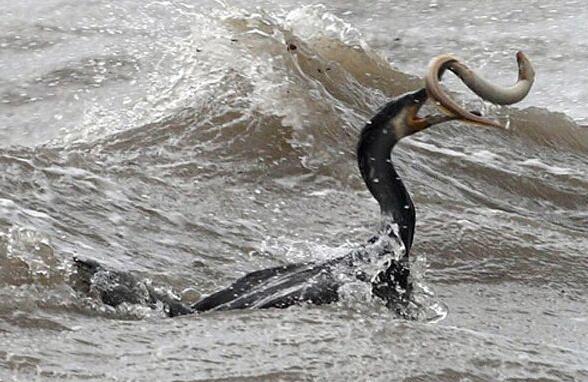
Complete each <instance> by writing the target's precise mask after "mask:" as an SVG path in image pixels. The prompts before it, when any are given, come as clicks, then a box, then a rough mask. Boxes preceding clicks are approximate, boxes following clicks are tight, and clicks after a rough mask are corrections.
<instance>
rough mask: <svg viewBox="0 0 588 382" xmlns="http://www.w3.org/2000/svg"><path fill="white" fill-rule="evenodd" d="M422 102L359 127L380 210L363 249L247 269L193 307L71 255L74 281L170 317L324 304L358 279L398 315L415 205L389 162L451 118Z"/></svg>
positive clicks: (406, 284)
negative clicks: (405, 141) (158, 307)
mask: <svg viewBox="0 0 588 382" xmlns="http://www.w3.org/2000/svg"><path fill="white" fill-rule="evenodd" d="M426 100H427V92H426V90H425V89H421V90H419V91H416V92H413V93H408V94H405V95H403V96H400V97H398V98H397V99H394V100H392V101H391V102H389V103H387V104H386V105H385V106H384V107H383V108H382V109H381V110H380V111H379V112H378V113H377V114H376V115H375V116H374V117H373V118H372V119H371V121H369V122H368V123H367V124H366V125H365V127H364V128H363V129H362V131H361V134H360V138H359V143H358V146H357V159H358V165H359V170H360V172H361V175H362V177H363V179H364V181H365V183H366V185H367V187H368V189H369V190H370V192H371V193H372V195H373V196H374V198H375V199H376V200H377V201H378V203H379V205H380V209H381V225H380V229H379V232H378V235H377V236H375V237H373V238H371V239H370V240H369V241H368V243H366V244H365V245H364V246H362V247H361V248H359V249H357V250H355V251H352V252H350V253H348V254H346V255H344V256H341V257H338V258H335V259H331V260H328V261H325V262H321V263H319V262H307V263H298V264H290V265H286V266H280V267H275V268H269V269H263V270H259V271H255V272H252V273H249V274H247V275H245V276H243V277H241V278H240V279H238V280H237V281H235V282H234V283H233V284H231V285H230V286H229V287H227V288H225V289H222V290H220V291H218V292H216V293H213V294H211V295H209V296H208V297H205V298H203V299H201V300H200V301H198V302H197V303H195V304H193V305H184V304H182V303H180V302H179V300H178V299H176V298H174V297H173V296H171V295H170V294H169V293H164V292H161V291H159V290H157V289H156V288H153V287H152V286H151V285H149V284H148V283H146V282H143V281H141V280H140V279H138V278H136V277H134V276H133V275H131V274H129V273H125V272H118V271H114V270H109V269H106V268H105V267H103V266H101V265H100V264H98V263H96V262H94V261H92V260H82V259H78V258H76V259H74V260H75V265H76V268H77V279H80V280H81V281H78V285H79V286H81V288H78V289H81V290H82V291H85V292H89V291H94V292H95V293H94V294H97V295H98V296H99V298H100V299H101V300H102V301H103V302H104V303H106V304H108V305H112V306H116V305H119V304H121V303H122V302H128V303H142V304H147V305H153V306H154V305H155V304H157V303H158V302H161V303H163V304H164V306H165V307H166V311H167V313H168V315H169V316H177V315H183V314H189V313H195V312H205V311H211V310H230V309H246V308H259V309H263V308H286V307H289V306H291V305H294V304H300V303H310V304H317V305H319V304H328V303H331V302H334V301H337V300H338V299H339V288H340V287H341V286H342V285H344V284H345V283H347V282H350V281H358V280H359V281H361V282H365V283H367V285H369V286H370V287H371V291H372V294H373V295H375V296H377V297H378V298H380V299H382V300H383V301H384V302H385V303H386V305H387V306H388V307H390V308H391V309H394V310H396V311H397V312H399V313H400V314H402V312H403V310H404V308H405V307H406V306H407V304H408V303H409V299H410V294H411V290H412V285H411V280H410V272H409V268H408V256H409V252H410V248H411V246H412V240H413V236H414V227H415V211H414V205H413V202H412V200H411V198H410V195H409V194H408V192H407V190H406V188H405V187H404V184H403V183H402V180H401V179H400V177H399V176H398V174H397V173H396V171H395V169H394V166H393V164H392V160H391V151H392V149H393V147H394V145H395V144H396V143H397V142H398V141H399V140H400V139H402V138H404V137H406V136H409V135H411V134H414V133H416V132H418V131H421V130H423V129H425V128H427V127H429V126H431V125H433V124H437V123H441V122H445V121H448V120H451V119H455V117H448V116H428V117H425V118H419V117H417V112H418V111H419V109H420V108H421V106H422V105H423V104H424V103H425V101H426Z"/></svg>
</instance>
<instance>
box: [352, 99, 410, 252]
mask: <svg viewBox="0 0 588 382" xmlns="http://www.w3.org/2000/svg"><path fill="white" fill-rule="evenodd" d="M399 109H400V106H399V105H396V104H395V103H394V102H390V103H389V104H387V105H386V106H385V107H384V108H383V109H382V110H380V112H379V113H378V114H376V116H374V117H373V118H372V120H371V121H370V122H368V123H367V124H366V125H365V127H364V128H363V130H362V132H361V137H360V140H359V144H358V147H357V161H358V165H359V170H360V172H361V175H362V177H363V180H364V181H365V183H366V185H367V187H368V189H369V190H370V192H371V193H372V195H373V196H374V198H375V199H376V200H377V201H378V203H379V204H380V212H381V215H382V222H383V224H384V225H389V224H396V225H397V226H398V231H399V234H400V239H401V240H402V241H403V243H404V246H405V249H406V253H405V254H406V255H408V253H409V251H410V248H411V246H412V239H413V235H414V225H415V210H414V205H413V203H412V200H411V198H410V195H409V194H408V191H407V190H406V187H405V186H404V184H403V183H402V180H401V179H400V177H399V176H398V173H397V172H396V170H395V169H394V166H393V164H392V159H391V153H392V148H393V147H394V145H396V143H397V142H398V141H399V139H400V138H402V136H403V135H402V134H403V132H401V131H398V129H397V128H395V127H394V126H395V123H394V121H395V119H396V118H403V112H402V110H399ZM399 136H400V138H399Z"/></svg>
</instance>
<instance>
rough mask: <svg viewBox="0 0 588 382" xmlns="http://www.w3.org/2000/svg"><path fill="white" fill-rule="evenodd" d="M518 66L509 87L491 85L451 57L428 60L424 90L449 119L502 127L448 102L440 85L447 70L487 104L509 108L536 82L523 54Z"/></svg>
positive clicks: (448, 99)
mask: <svg viewBox="0 0 588 382" xmlns="http://www.w3.org/2000/svg"><path fill="white" fill-rule="evenodd" d="M516 57H517V63H518V67H519V75H518V80H517V82H516V83H515V84H514V85H513V86H511V87H502V86H499V85H495V84H492V83H490V82H488V81H487V80H485V79H483V78H482V77H480V76H479V75H477V74H476V73H475V72H474V71H472V70H471V69H470V68H468V67H467V66H466V65H465V64H464V63H463V62H462V61H461V60H460V59H459V58H457V57H456V56H454V55H451V54H442V55H440V56H437V57H435V58H433V59H432V60H431V62H430V63H429V68H428V70H427V74H426V76H425V86H426V89H427V93H428V94H429V96H430V97H431V98H432V99H433V100H435V101H436V102H437V106H439V107H440V108H441V109H443V110H444V111H445V112H446V113H448V114H449V115H452V116H455V117H457V118H458V119H461V120H466V121H469V122H472V123H477V124H481V125H487V126H494V127H502V125H501V124H500V123H498V122H496V121H493V120H491V119H488V118H484V117H481V116H479V115H476V114H473V113H471V112H469V111H467V110H465V109H463V108H462V107H461V106H460V105H459V104H458V103H457V102H456V101H454V100H453V99H451V98H450V97H449V96H448V95H447V93H446V92H445V91H444V90H443V88H442V87H441V84H440V82H439V81H440V80H441V77H442V76H443V74H444V72H445V70H446V69H449V70H451V71H452V72H453V73H455V74H456V75H457V76H458V77H459V78H460V79H461V80H462V82H463V83H464V84H465V85H466V86H467V87H468V88H469V89H470V90H472V91H473V92H474V93H476V94H477V95H478V96H480V97H481V98H483V99H484V100H486V101H489V102H492V103H494V104H497V105H511V104H513V103H516V102H519V101H521V100H522V99H523V98H525V96H526V95H527V94H528V93H529V91H530V90H531V86H532V85H533V82H534V80H535V71H534V69H533V66H532V65H531V62H530V61H529V59H528V58H527V56H526V55H525V54H524V53H523V52H518V53H517V55H516Z"/></svg>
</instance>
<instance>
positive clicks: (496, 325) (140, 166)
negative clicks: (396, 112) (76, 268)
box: [0, 0, 588, 381]
mask: <svg viewBox="0 0 588 382" xmlns="http://www.w3.org/2000/svg"><path fill="white" fill-rule="evenodd" d="M0 6H1V8H2V9H3V12H2V14H1V15H0V146H1V148H0V169H1V171H0V176H1V182H0V380H1V381H12V380H16V381H34V380H43V381H45V380H47V381H49V380H51V381H53V380H56V381H61V380H67V381H69V380H74V381H77V380H85V381H87V380H96V381H111V380H137V381H145V380H158V381H164V380H170V381H171V380H174V381H204V380H222V381H249V380H250V381H258V380H259V381H302V380H329V381H332V380H350V381H351V380H353V381H355V380H377V381H389V380H404V381H429V380H436V381H457V380H464V381H465V380H469V381H494V380H510V381H515V380H516V381H520V380H537V381H574V380H576V381H582V380H588V351H587V350H586V343H588V312H587V308H586V306H587V305H586V302H587V301H586V300H587V291H588V260H587V257H586V252H587V249H588V209H587V206H588V170H587V169H588V130H587V129H586V128H583V127H581V126H579V125H578V123H580V124H582V123H585V122H586V117H587V116H588V110H586V108H585V106H584V105H585V104H586V103H587V102H588V90H587V89H588V69H587V68H588V66H587V65H586V63H587V61H588V60H587V57H586V53H585V52H586V51H588V49H586V48H587V47H586V41H588V31H587V30H586V29H585V28H584V27H583V25H584V21H585V19H586V16H587V11H586V8H585V7H583V6H581V2H580V1H566V2H563V1H562V2H560V1H557V2H556V1H521V2H516V3H512V2H507V1H502V0H495V1H488V2H485V3H483V4H481V3H478V2H476V3H474V2H470V1H464V0H461V1H460V0H452V1H439V2H433V1H414V2H410V4H409V3H402V4H401V3H400V2H399V3H398V4H396V5H395V4H389V2H384V1H373V2H359V1H351V0H347V1H339V2H337V4H336V5H326V6H320V5H316V4H310V2H309V4H307V5H304V6H301V5H299V4H298V2H290V1H285V0H284V1H280V2H275V1H271V2H270V1H248V2H245V1H238V2H234V3H231V4H228V5H227V4H222V3H219V2H203V1H193V2H190V1H187V2H175V1H172V2H139V1H134V0H133V1H131V0H126V1H117V2H114V1H107V0H104V1H93V2H84V4H83V5H82V4H81V3H80V2H75V1H71V0H64V1H57V0H51V1H44V2H40V1H20V2H8V1H3V2H0ZM288 46H290V49H287V48H288ZM293 46H295V47H296V49H292V47H293ZM516 49H523V50H525V51H526V52H528V53H529V55H530V57H531V58H532V59H533V61H534V63H535V65H536V68H537V71H538V80H537V83H536V85H535V87H534V89H533V91H532V95H531V96H530V97H529V98H528V99H527V100H525V102H524V103H522V104H521V105H520V106H518V107H516V108H508V109H507V108H493V107H489V106H488V105H484V104H481V103H480V102H479V101H477V100H476V99H474V98H473V97H471V96H470V95H468V94H466V93H463V94H461V95H460V96H461V98H462V101H463V102H464V103H466V104H468V106H469V107H472V108H483V109H485V110H487V111H488V112H489V113H492V114H495V115H500V116H502V118H503V120H506V119H509V120H510V123H509V124H510V129H509V130H505V131H500V130H493V129H484V128H476V127H470V126H464V125H460V124H457V123H454V124H447V125H445V126H439V127H436V128H434V129H431V130H429V131H426V132H424V133H422V134H420V135H417V136H414V137H412V138H410V139H407V140H406V141H404V142H403V143H402V144H400V145H399V146H398V148H397V150H396V152H395V156H394V159H395V161H396V162H397V163H398V167H399V171H400V172H401V173H402V175H403V177H404V178H405V179H406V183H407V185H408V187H409V189H410V191H411V192H412V194H413V195H414V200H415V203H416V205H417V214H418V226H417V233H416V239H415V244H414V246H413V253H414V254H415V260H414V262H415V269H417V270H418V272H416V274H417V275H418V277H419V278H420V284H421V287H422V291H421V294H422V295H423V296H425V297H426V296H428V297H426V298H427V299H428V302H429V303H430V304H437V305H438V306H440V307H442V308H440V309H441V310H442V311H444V312H445V313H446V314H447V316H446V318H445V319H443V320H441V321H439V322H436V323H431V322H426V321H416V322H407V321H403V320H399V319H395V318H394V317H392V316H391V314H390V313H389V312H388V311H386V310H385V309H384V308H382V307H381V306H380V304H379V303H378V302H377V301H367V302H366V301H365V296H363V295H357V294H354V293H353V288H350V291H349V296H347V297H346V298H345V299H344V300H343V301H342V302H340V303H338V304H334V305H331V306H322V307H316V306H302V307H294V308H291V309H287V310H267V311H239V312H217V313H211V314H203V315H200V316H186V317H182V318H177V319H166V318H163V313H162V312H161V311H151V310H149V309H147V308H143V307H138V306H126V307H123V308H120V309H117V310H114V309H112V308H109V307H106V306H104V305H102V304H100V303H98V302H97V301H95V300H92V299H88V298H84V297H83V296H78V295H77V294H76V293H75V292H74V291H73V290H72V289H71V287H70V286H69V277H70V275H71V257H72V256H73V255H74V254H76V255H81V256H86V257H90V258H94V259H97V260H99V261H101V262H103V263H105V264H107V265H108V266H111V267H115V268H119V269H125V270H130V271H134V272H136V273H137V274H139V275H141V276H143V277H145V278H146V279H149V280H152V282H153V283H155V284H158V285H168V286H169V287H170V288H172V289H173V290H175V291H178V292H179V291H186V290H187V292H189V293H185V294H184V298H186V299H188V298H194V294H205V293H209V292H212V291H214V290H216V289H217V288H219V287H222V286H225V285H227V284H228V283H230V282H231V281H232V280H235V279H236V278H237V277H239V276H241V275H243V274H244V273H246V272H249V271H252V270H256V269H260V268H262V267H269V266H274V265H279V264H286V263H289V262H294V261H304V260H321V259H326V258H329V257H332V256H336V255H339V254H342V253H345V252H346V251H348V250H349V249H351V248H354V247H356V246H357V245H360V244H361V243H363V242H365V240H366V239H367V238H368V237H369V236H370V235H371V233H373V230H374V228H375V225H376V224H375V223H376V221H377V216H378V210H377V206H376V203H375V201H374V200H372V199H371V196H370V195H369V193H368V192H367V191H366V190H365V188H364V186H363V184H362V181H361V179H360V177H359V175H358V171H357V169H356V165H355V158H354V147H355V140H356V136H357V133H358V131H359V129H360V128H361V126H362V124H363V123H364V122H365V121H366V120H367V119H368V118H369V117H370V116H371V114H372V113H373V112H374V111H375V110H376V109H377V108H378V106H380V105H381V104H383V103H384V102H385V101H386V100H387V99H388V98H389V97H391V96H393V95H397V94H400V93H403V92H405V91H407V90H412V89H415V88H417V87H418V86H421V81H420V79H419V76H421V75H422V74H423V73H424V70H425V67H426V64H427V62H428V60H429V59H430V58H431V57H433V56H434V55H435V54H439V53H445V52H454V53H457V54H459V55H460V56H462V57H464V58H465V59H466V61H467V62H468V63H470V64H471V66H473V67H478V68H480V71H481V72H482V73H483V74H484V75H485V76H486V77H488V78H496V80H497V81H498V82H501V83H504V84H507V83H509V82H511V81H513V79H514V76H515V63H514V53H515V51H516ZM448 83H449V84H450V85H451V86H452V88H454V89H457V90H460V88H459V87H458V84H457V82H456V81H449V82H448ZM454 85H455V86H454ZM427 291H428V292H427ZM427 293H428V295H427Z"/></svg>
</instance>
